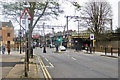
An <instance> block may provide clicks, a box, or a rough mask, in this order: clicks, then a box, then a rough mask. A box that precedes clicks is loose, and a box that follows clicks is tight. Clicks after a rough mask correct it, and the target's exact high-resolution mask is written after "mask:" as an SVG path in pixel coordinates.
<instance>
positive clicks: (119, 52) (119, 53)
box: [118, 48, 120, 56]
mask: <svg viewBox="0 0 120 80" xmlns="http://www.w3.org/2000/svg"><path fill="white" fill-rule="evenodd" d="M119 50H120V49H119V48H118V56H120V51H119Z"/></svg>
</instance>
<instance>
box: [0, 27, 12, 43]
mask: <svg viewBox="0 0 120 80" xmlns="http://www.w3.org/2000/svg"><path fill="white" fill-rule="evenodd" d="M7 33H10V37H8V36H7ZM2 38H3V43H4V44H7V41H10V43H11V44H12V43H13V38H14V29H13V28H12V27H2Z"/></svg>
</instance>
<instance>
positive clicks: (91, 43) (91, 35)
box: [90, 34, 94, 53]
mask: <svg viewBox="0 0 120 80" xmlns="http://www.w3.org/2000/svg"><path fill="white" fill-rule="evenodd" d="M93 40H94V34H90V53H92V47H93V42H92V41H93Z"/></svg>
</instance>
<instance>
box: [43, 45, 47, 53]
mask: <svg viewBox="0 0 120 80" xmlns="http://www.w3.org/2000/svg"><path fill="white" fill-rule="evenodd" d="M43 53H46V46H45V45H44V48H43Z"/></svg>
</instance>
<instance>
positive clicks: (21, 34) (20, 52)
mask: <svg viewBox="0 0 120 80" xmlns="http://www.w3.org/2000/svg"><path fill="white" fill-rule="evenodd" d="M20 8H21V2H20ZM20 15H21V9H20ZM20 25H21V18H20ZM21 36H22V32H21V26H20V54H21Z"/></svg>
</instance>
